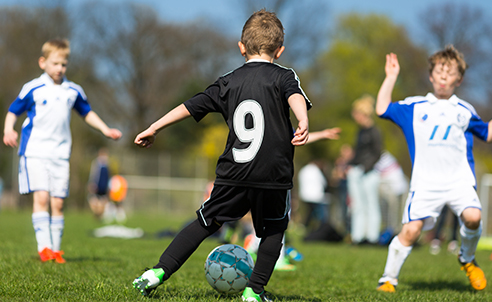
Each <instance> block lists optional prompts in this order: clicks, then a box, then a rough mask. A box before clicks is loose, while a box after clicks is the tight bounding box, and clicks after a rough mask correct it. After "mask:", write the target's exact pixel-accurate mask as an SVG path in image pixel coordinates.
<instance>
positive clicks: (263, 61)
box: [246, 59, 271, 63]
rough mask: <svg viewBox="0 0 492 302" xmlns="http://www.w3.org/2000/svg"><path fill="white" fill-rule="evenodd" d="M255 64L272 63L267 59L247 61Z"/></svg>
mask: <svg viewBox="0 0 492 302" xmlns="http://www.w3.org/2000/svg"><path fill="white" fill-rule="evenodd" d="M254 62H262V63H271V62H270V61H268V60H265V59H251V60H248V61H246V63H254Z"/></svg>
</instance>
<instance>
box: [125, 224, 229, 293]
mask: <svg viewBox="0 0 492 302" xmlns="http://www.w3.org/2000/svg"><path fill="white" fill-rule="evenodd" d="M219 228H220V225H219V224H216V223H213V224H212V225H210V226H208V227H205V226H203V225H201V224H200V222H199V221H198V220H195V221H193V222H192V223H190V224H189V225H187V226H186V227H185V228H184V229H183V230H181V232H179V233H178V234H177V235H176V237H175V238H174V240H173V241H172V242H171V244H170V245H169V246H168V247H167V248H166V250H165V251H164V253H163V254H162V255H161V257H160V259H159V263H158V264H157V265H155V266H154V268H152V269H149V270H147V271H145V272H144V273H143V274H142V275H141V276H140V277H138V278H136V279H135V280H133V287H134V288H136V289H138V290H139V291H140V293H141V294H142V295H144V296H146V295H148V294H150V293H151V292H152V290H154V289H155V288H156V287H157V286H159V285H161V284H162V283H163V282H164V281H166V280H167V279H169V277H170V276H171V275H172V274H173V273H175V272H176V271H177V270H178V269H179V268H180V267H181V266H182V265H183V264H184V263H185V262H186V260H188V258H189V257H190V256H191V255H192V254H193V252H194V251H195V250H196V249H197V248H198V246H200V244H201V243H202V242H203V240H205V238H207V237H209V236H210V235H212V234H213V233H215V232H216V231H217V230H218V229H219Z"/></svg>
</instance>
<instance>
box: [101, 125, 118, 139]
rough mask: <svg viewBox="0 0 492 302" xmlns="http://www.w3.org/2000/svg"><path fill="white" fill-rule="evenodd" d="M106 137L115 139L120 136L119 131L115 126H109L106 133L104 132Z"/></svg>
mask: <svg viewBox="0 0 492 302" xmlns="http://www.w3.org/2000/svg"><path fill="white" fill-rule="evenodd" d="M104 134H105V135H106V136H107V137H109V138H111V139H114V140H117V139H120V138H121V135H122V134H121V131H120V130H118V129H115V128H110V129H109V130H108V131H107V133H104Z"/></svg>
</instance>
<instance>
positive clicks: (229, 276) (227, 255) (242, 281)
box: [205, 244, 255, 294]
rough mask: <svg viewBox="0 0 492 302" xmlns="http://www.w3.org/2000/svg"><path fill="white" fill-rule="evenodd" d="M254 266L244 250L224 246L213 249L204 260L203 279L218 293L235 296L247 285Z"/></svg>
mask: <svg viewBox="0 0 492 302" xmlns="http://www.w3.org/2000/svg"><path fill="white" fill-rule="evenodd" d="M254 265H255V264H254V262H253V258H251V256H250V255H249V253H248V252H247V251H246V250H245V249H244V248H242V247H240V246H239V245H235V244H224V245H221V246H218V247H216V248H215V249H213V250H212V251H211V252H210V254H209V255H208V257H207V260H205V277H206V278H207V281H208V283H209V284H210V285H211V286H212V287H213V288H214V289H215V290H217V291H218V292H220V293H224V294H235V293H239V292H242V291H243V290H244V288H245V287H246V285H247V284H248V281H249V278H250V277H251V273H252V272H253V267H254Z"/></svg>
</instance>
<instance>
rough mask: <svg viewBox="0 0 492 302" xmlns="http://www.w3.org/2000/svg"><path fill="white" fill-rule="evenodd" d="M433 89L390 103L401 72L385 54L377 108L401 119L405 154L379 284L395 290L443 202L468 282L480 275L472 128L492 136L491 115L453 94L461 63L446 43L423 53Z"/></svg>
mask: <svg viewBox="0 0 492 302" xmlns="http://www.w3.org/2000/svg"><path fill="white" fill-rule="evenodd" d="M429 63H430V77H429V79H430V82H431V83H432V86H433V88H434V93H428V94H427V95H426V96H415V97H409V98H406V99H405V100H403V101H400V102H396V103H392V102H391V93H392V91H393V87H394V85H395V83H396V79H397V77H398V74H399V72H400V66H399V64H398V59H397V57H396V55H395V54H393V53H391V54H389V55H387V56H386V65H385V72H386V78H385V79H384V81H383V84H382V85H381V88H380V90H379V93H378V98H377V104H376V113H377V114H378V115H379V116H381V117H382V118H386V119H389V120H391V121H393V122H394V123H396V124H397V125H398V126H400V127H401V128H402V130H403V133H404V135H405V138H406V140H407V144H408V149H409V153H410V156H411V159H412V164H413V168H412V178H411V181H410V193H409V196H408V199H407V203H406V205H405V210H404V214H403V220H402V222H403V227H402V230H401V232H400V233H399V234H398V236H396V237H395V238H394V239H393V240H392V242H391V244H390V246H389V248H388V258H387V261H386V267H385V269H384V273H383V276H382V277H381V278H380V279H379V285H378V288H377V289H378V290H380V291H385V292H394V291H395V286H396V285H397V284H398V275H399V273H400V269H401V267H402V266H403V263H404V262H405V259H406V258H407V256H408V255H409V254H410V252H411V250H412V246H413V244H414V243H415V242H416V240H417V239H418V237H419V235H420V233H421V231H422V230H424V231H425V230H429V229H431V228H432V227H433V226H434V224H435V222H436V220H437V217H438V216H439V214H440V212H441V209H442V208H443V206H444V205H445V204H447V205H448V206H449V208H450V209H451V210H452V211H453V212H454V213H456V215H457V216H458V217H459V218H460V222H461V223H460V224H461V228H460V235H461V249H460V255H459V257H458V260H459V262H460V263H461V269H462V270H464V271H465V272H466V275H467V276H468V278H469V280H470V284H471V286H472V287H473V288H474V289H476V290H483V289H484V288H485V287H486V285H487V280H486V279H485V275H484V273H483V271H482V270H481V269H480V268H479V267H478V266H477V263H476V262H475V251H476V248H477V243H478V240H479V238H480V235H481V233H482V224H481V205H480V201H479V200H478V196H477V193H476V191H475V185H476V182H475V175H474V162H473V155H472V147H473V135H475V136H477V137H478V138H480V139H482V140H484V141H487V142H490V141H492V131H491V128H492V126H491V125H492V123H490V122H488V123H485V122H483V121H482V120H481V119H480V117H479V116H478V115H477V113H476V111H475V109H474V108H473V107H472V106H471V105H470V104H469V103H467V102H465V101H463V100H461V99H459V98H458V97H457V96H456V95H454V94H453V93H454V90H455V89H456V88H457V87H458V86H459V85H460V84H461V82H462V81H463V76H464V74H465V70H466V68H467V65H466V62H465V60H464V58H463V55H462V54H461V53H460V52H459V51H457V50H456V49H455V48H454V47H453V46H452V45H449V46H446V48H445V49H444V50H441V51H438V52H436V53H435V54H433V55H432V56H431V57H430V58H429Z"/></svg>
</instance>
